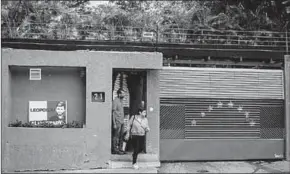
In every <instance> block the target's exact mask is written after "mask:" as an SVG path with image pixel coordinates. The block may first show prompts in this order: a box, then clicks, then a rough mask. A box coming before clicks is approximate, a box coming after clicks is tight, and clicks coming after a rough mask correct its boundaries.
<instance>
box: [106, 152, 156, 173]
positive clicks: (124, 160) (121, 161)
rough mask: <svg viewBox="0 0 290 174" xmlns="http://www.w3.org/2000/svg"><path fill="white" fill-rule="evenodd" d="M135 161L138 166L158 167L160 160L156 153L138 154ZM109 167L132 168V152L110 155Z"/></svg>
mask: <svg viewBox="0 0 290 174" xmlns="http://www.w3.org/2000/svg"><path fill="white" fill-rule="evenodd" d="M137 163H138V165H139V167H140V168H157V167H160V161H159V158H158V155H156V154H139V155H138V159H137ZM109 168H110V169H122V168H132V153H128V154H124V155H111V160H110V162H109Z"/></svg>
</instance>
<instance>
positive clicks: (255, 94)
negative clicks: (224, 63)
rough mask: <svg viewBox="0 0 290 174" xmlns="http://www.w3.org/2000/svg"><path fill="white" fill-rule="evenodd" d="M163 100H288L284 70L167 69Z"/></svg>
mask: <svg viewBox="0 0 290 174" xmlns="http://www.w3.org/2000/svg"><path fill="white" fill-rule="evenodd" d="M160 91H161V94H160V97H161V98H162V97H168V96H170V97H201V98H241V99H245V98H246V99H247V98H248V99H261V98H268V99H284V91H283V71H282V70H249V69H222V68H220V69H219V68H167V67H165V68H163V70H162V71H161V74H160Z"/></svg>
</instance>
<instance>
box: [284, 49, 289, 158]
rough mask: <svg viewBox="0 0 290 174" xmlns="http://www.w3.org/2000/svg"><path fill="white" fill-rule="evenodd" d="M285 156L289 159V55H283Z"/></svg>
mask: <svg viewBox="0 0 290 174" xmlns="http://www.w3.org/2000/svg"><path fill="white" fill-rule="evenodd" d="M284 94H285V95H284V108H285V158H286V160H287V161H290V55H285V57H284Z"/></svg>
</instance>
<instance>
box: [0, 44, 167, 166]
mask: <svg viewBox="0 0 290 174" xmlns="http://www.w3.org/2000/svg"><path fill="white" fill-rule="evenodd" d="M9 66H62V67H85V68H86V101H85V103H86V127H85V128H83V129H52V128H40V129H35V128H34V129H33V128H9V127H7V125H8V123H9V119H10V116H11V115H12V109H11V108H10V107H11V105H13V103H12V102H11V101H12V100H11V98H12V95H11V92H10V85H11V84H12V83H11V82H10V78H11V75H10V72H9V68H8V67H9ZM161 67H162V54H160V53H139V52H131V53H127V52H90V51H71V52H64V51H42V50H20V49H19V50H17V49H15V50H13V49H2V84H3V86H2V170H3V171H14V170H31V169H34V170H45V169H50V170H58V169H73V168H78V169H88V168H96V167H107V166H108V161H109V160H110V156H111V150H110V149H111V147H110V144H111V106H112V101H111V100H110V99H111V96H112V68H140V69H160V68H161ZM94 91H96V92H98V91H99V92H105V98H106V101H105V102H104V103H95V102H91V93H92V92H94ZM149 97H150V96H149ZM151 97H152V99H148V101H155V103H157V102H159V97H158V96H151ZM153 98H154V99H153ZM156 109H157V108H156ZM156 109H155V110H156ZM156 114H158V112H156V111H155V112H152V113H151V114H150V117H149V122H150V121H151V120H150V119H151V118H155V119H156V118H158V117H159V115H156ZM148 116H149V115H148ZM156 125H157V126H159V124H158V123H157V124H156ZM151 127H152V126H151ZM151 129H152V130H159V127H158V128H151ZM151 133H152V134H154V133H155V132H152V131H151ZM151 146H152V147H158V146H159V140H153V141H151ZM153 149H155V148H153ZM147 153H154V150H151V151H147Z"/></svg>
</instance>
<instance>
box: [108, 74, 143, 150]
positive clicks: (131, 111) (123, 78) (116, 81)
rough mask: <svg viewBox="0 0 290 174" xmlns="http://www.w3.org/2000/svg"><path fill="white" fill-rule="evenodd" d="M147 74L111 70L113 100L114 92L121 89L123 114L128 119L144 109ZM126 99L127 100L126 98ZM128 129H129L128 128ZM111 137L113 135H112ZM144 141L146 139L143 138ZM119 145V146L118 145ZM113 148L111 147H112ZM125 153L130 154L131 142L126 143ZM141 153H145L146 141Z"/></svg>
mask: <svg viewBox="0 0 290 174" xmlns="http://www.w3.org/2000/svg"><path fill="white" fill-rule="evenodd" d="M146 78H147V73H146V71H142V70H128V69H113V86H112V87H113V88H112V89H113V91H112V93H113V96H112V97H113V98H112V100H114V98H115V97H116V96H117V94H116V91H117V90H118V89H119V88H121V89H122V90H123V91H124V92H125V98H124V101H123V104H124V114H125V115H129V119H130V118H131V117H132V116H134V115H136V114H138V108H139V106H140V105H143V106H144V107H145V108H146V103H147V102H146V101H147V99H146V94H147V90H146V88H147V87H146V86H147V79H146ZM126 97H127V98H126ZM128 129H130V128H128ZM112 137H113V134H112ZM145 139H146V138H145ZM120 145H121V144H120ZM112 147H113V146H112ZM126 151H127V152H132V145H131V142H130V141H129V142H127V144H126ZM143 153H146V140H145V143H144V146H143Z"/></svg>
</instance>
